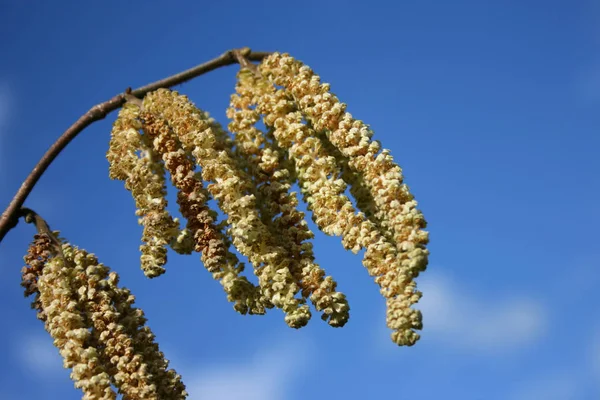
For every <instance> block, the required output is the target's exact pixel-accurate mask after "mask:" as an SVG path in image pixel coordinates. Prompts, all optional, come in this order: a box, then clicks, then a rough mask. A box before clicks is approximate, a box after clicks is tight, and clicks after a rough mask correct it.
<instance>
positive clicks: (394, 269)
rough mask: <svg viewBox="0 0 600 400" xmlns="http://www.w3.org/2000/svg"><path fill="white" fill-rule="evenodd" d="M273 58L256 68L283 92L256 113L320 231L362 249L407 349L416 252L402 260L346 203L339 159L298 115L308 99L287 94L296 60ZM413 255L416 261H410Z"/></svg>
mask: <svg viewBox="0 0 600 400" xmlns="http://www.w3.org/2000/svg"><path fill="white" fill-rule="evenodd" d="M277 57H279V55H273V56H271V57H269V58H267V59H266V60H265V61H264V62H263V65H262V66H261V72H262V73H263V74H264V75H265V76H266V77H268V78H269V79H270V80H271V82H272V83H274V84H276V85H281V86H283V87H284V89H282V90H277V91H275V92H274V93H272V94H265V95H264V96H262V98H261V99H260V100H259V111H260V112H262V113H264V114H265V115H266V116H265V124H266V125H267V126H273V127H275V129H276V131H275V137H276V138H277V140H278V143H279V144H280V146H282V147H285V148H288V149H289V152H290V156H291V157H292V158H293V159H294V160H295V162H296V171H297V174H298V177H299V179H300V180H301V183H302V186H301V187H302V189H303V192H304V194H305V198H306V200H307V202H308V205H309V209H311V211H312V212H313V219H314V220H315V222H316V223H317V225H318V226H319V227H320V229H322V230H323V231H324V232H325V233H327V234H330V235H340V236H342V243H343V244H344V247H345V248H347V249H351V250H352V251H354V252H357V251H359V250H360V249H361V248H365V249H366V252H365V257H364V260H363V264H364V265H365V267H366V268H367V270H368V271H369V274H371V275H372V276H374V277H375V280H376V282H377V283H378V284H379V285H380V287H381V293H382V295H383V296H384V297H385V298H386V303H387V325H388V327H389V328H391V329H392V330H393V331H394V332H393V333H392V340H393V341H394V342H395V343H397V344H399V345H412V344H414V343H415V342H416V340H418V338H419V335H418V334H417V333H416V332H415V330H418V329H421V328H422V317H421V313H420V312H419V311H417V310H413V309H411V308H410V307H411V305H413V304H415V303H416V302H417V301H418V300H419V298H420V297H421V293H420V292H419V291H417V290H416V285H415V283H414V281H413V279H414V277H416V276H417V275H418V272H419V271H420V270H422V268H423V265H422V262H423V258H422V257H420V256H421V253H420V252H418V251H417V252H412V253H409V257H407V256H406V252H404V253H403V252H402V248H403V247H402V246H396V242H395V241H390V236H391V235H386V232H385V231H382V230H381V229H380V227H379V226H378V225H377V224H376V223H374V222H373V221H372V220H370V219H368V218H366V217H365V215H364V214H363V213H362V212H361V213H355V210H354V207H353V205H352V204H351V202H350V200H349V199H348V198H347V197H346V196H345V195H344V191H345V190H346V182H344V181H343V180H342V179H339V177H341V176H342V171H341V169H340V166H339V165H338V164H337V163H338V160H337V159H336V157H335V156H333V155H331V154H330V153H329V152H328V151H327V146H326V145H325V144H324V143H323V141H322V140H321V138H320V136H322V135H319V134H318V133H317V132H315V130H314V129H312V128H313V127H318V126H317V125H316V124H314V123H311V124H310V126H309V125H307V124H304V123H303V121H304V119H305V118H306V119H309V118H308V117H307V116H306V114H305V112H303V106H302V102H301V100H302V101H305V102H307V101H309V100H307V99H305V98H301V99H300V100H298V99H297V98H296V97H295V96H292V95H291V94H290V92H292V88H291V86H290V87H288V86H286V84H288V85H289V80H290V79H291V78H289V75H291V74H293V73H296V72H297V69H293V70H292V72H290V69H291V67H290V68H287V69H286V67H287V66H288V64H289V63H292V62H295V61H288V59H287V58H285V59H284V61H281V62H280V59H279V58H277ZM282 57H283V56H282ZM286 57H287V56H286ZM292 60H293V59H292ZM282 65H283V66H282ZM279 69H281V70H279ZM299 85H300V84H299ZM309 122H310V119H309ZM332 143H333V141H332ZM334 144H335V143H334ZM375 147H376V145H372V146H371V148H375ZM342 154H343V153H342ZM344 156H347V155H346V154H344ZM359 172H360V171H359ZM377 205H378V204H377ZM377 212H379V211H377ZM419 250H421V248H419ZM412 255H414V256H415V257H414V258H410V256H412Z"/></svg>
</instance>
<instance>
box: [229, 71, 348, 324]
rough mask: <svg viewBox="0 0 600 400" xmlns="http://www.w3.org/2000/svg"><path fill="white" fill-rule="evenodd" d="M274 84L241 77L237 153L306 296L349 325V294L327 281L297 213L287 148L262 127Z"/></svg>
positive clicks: (233, 105)
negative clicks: (261, 104) (261, 107)
mask: <svg viewBox="0 0 600 400" xmlns="http://www.w3.org/2000/svg"><path fill="white" fill-rule="evenodd" d="M271 89H272V85H271V84H270V83H269V82H267V81H266V80H264V79H262V78H257V77H256V75H255V74H254V73H253V72H252V71H250V70H248V69H242V70H241V71H240V72H239V73H238V83H237V85H236V92H237V94H235V95H232V96H231V102H230V107H229V109H228V111H227V116H228V118H230V120H231V122H230V124H229V130H230V131H231V132H232V133H233V134H234V135H235V140H236V144H237V151H238V152H239V153H240V157H244V158H245V159H246V160H247V163H248V166H249V170H250V171H252V174H251V175H252V176H254V179H255V187H256V195H257V197H258V198H259V204H260V208H261V217H262V220H263V222H265V224H266V225H267V226H268V227H269V228H271V229H272V230H273V231H274V233H275V234H276V235H277V236H278V237H279V239H280V240H281V243H282V245H283V246H284V247H285V248H286V249H288V250H289V251H290V253H291V254H292V257H293V258H292V261H293V262H292V264H291V272H292V275H293V276H294V278H295V279H296V282H297V283H298V285H299V286H300V288H301V292H302V296H303V297H304V298H310V299H311V301H312V302H313V304H314V305H315V308H316V309H317V311H320V312H323V314H322V319H323V320H326V321H327V322H328V323H329V324H330V325H331V326H334V327H340V326H343V325H344V324H345V323H346V322H347V321H348V318H349V309H350V308H349V306H348V302H347V300H346V297H345V296H344V294H342V293H340V292H337V291H336V290H335V289H336V286H337V284H336V282H335V281H334V280H333V278H331V277H330V276H328V277H325V272H324V271H323V269H322V268H321V267H320V266H319V265H318V264H317V263H315V257H314V254H313V246H312V243H311V242H309V241H308V240H309V239H312V238H313V237H314V234H313V233H312V232H311V231H310V228H309V227H308V225H307V223H306V221H305V219H304V213H303V212H301V211H299V210H298V209H297V206H298V199H297V198H296V193H295V192H291V193H290V192H289V189H290V187H291V182H292V180H291V176H290V171H289V170H288V169H286V168H284V165H283V159H284V157H285V155H284V154H283V149H279V148H277V147H276V146H275V144H274V143H272V142H271V140H274V138H271V137H270V135H267V134H266V133H265V132H261V131H260V130H259V129H258V128H257V127H256V124H257V123H258V122H259V121H260V119H261V114H260V113H259V112H258V110H257V109H256V108H255V107H254V106H255V105H256V100H257V98H258V96H260V95H261V93H262V92H264V91H269V90H271Z"/></svg>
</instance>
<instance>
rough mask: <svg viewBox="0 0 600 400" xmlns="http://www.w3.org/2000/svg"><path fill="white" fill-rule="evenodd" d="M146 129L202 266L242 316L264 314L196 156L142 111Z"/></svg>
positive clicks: (156, 118)
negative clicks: (233, 250) (220, 223)
mask: <svg viewBox="0 0 600 400" xmlns="http://www.w3.org/2000/svg"><path fill="white" fill-rule="evenodd" d="M141 117H142V121H143V129H144V132H145V133H146V134H147V135H148V137H149V139H150V140H152V143H153V146H154V150H155V151H156V152H157V153H158V154H160V155H161V156H162V159H163V161H164V165H165V167H166V169H167V170H168V171H169V173H170V175H171V181H172V182H173V185H174V186H175V187H176V188H177V189H178V193H177V202H178V204H179V210H180V211H181V214H182V215H183V217H184V218H185V219H186V220H187V226H186V228H187V230H188V231H189V232H190V234H191V235H192V236H193V238H194V241H195V250H196V251H198V252H201V257H202V263H203V264H204V266H205V267H206V269H207V270H208V271H209V272H210V273H212V275H213V277H214V278H215V279H217V280H219V281H220V282H221V284H222V285H223V288H224V289H225V292H226V293H227V298H228V300H229V301H232V302H234V303H235V305H234V309H235V310H236V311H238V312H239V313H241V314H246V313H248V312H249V313H250V314H264V313H265V306H264V304H263V303H264V300H263V299H261V293H260V289H259V288H258V287H256V286H254V285H253V284H252V283H251V282H250V281H248V280H247V279H246V277H244V276H240V275H239V274H240V273H241V272H242V271H243V269H244V265H243V264H242V263H240V262H239V261H238V259H237V257H236V256H235V254H233V253H231V251H230V250H229V246H228V245H226V242H225V241H224V236H225V235H224V234H223V233H222V232H221V231H220V229H218V227H217V226H216V223H215V220H216V216H217V215H216V213H215V212H214V211H213V210H211V209H210V207H209V206H208V203H207V201H208V193H207V192H206V189H205V188H204V187H203V184H202V181H201V178H200V177H199V176H198V174H196V173H195V172H194V168H195V165H194V160H193V156H192V155H191V154H189V153H186V152H185V151H184V150H183V147H182V146H181V143H180V142H179V140H178V139H177V136H175V133H174V132H173V131H172V129H171V127H170V126H169V125H168V123H167V122H166V121H165V120H164V119H162V118H161V117H159V116H156V115H154V114H151V113H149V112H143V113H142V115H141Z"/></svg>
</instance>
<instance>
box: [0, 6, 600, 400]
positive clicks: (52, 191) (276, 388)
mask: <svg viewBox="0 0 600 400" xmlns="http://www.w3.org/2000/svg"><path fill="white" fill-rule="evenodd" d="M164 4H166V3H162V2H161V3H159V2H134V1H131V2H116V1H103V2H75V1H61V2H58V3H57V2H54V3H51V2H42V1H38V2H33V3H32V2H29V3H28V4H24V3H23V2H17V1H8V0H4V1H1V2H0V37H2V40H1V41H0V54H2V62H0V206H1V207H0V208H2V209H3V208H4V207H5V206H6V205H7V204H8V202H9V201H10V198H11V197H12V195H13V194H14V192H15V191H16V190H17V188H18V187H19V185H20V184H21V182H22V180H23V179H24V178H25V176H26V175H27V174H28V173H29V172H30V170H31V168H32V167H33V165H34V164H35V163H36V162H37V160H38V159H39V158H40V156H41V155H42V154H43V152H44V151H45V150H46V149H47V148H48V146H49V145H50V144H51V143H52V142H53V141H54V140H55V139H56V138H57V137H58V136H59V135H60V134H61V133H62V132H63V131H64V130H65V129H66V128H67V127H68V126H69V125H70V124H71V123H72V122H73V121H74V120H75V119H77V118H78V117H79V116H80V115H81V114H82V113H83V112H85V111H87V110H88V109H89V107H90V106H92V105H94V104H96V103H99V102H101V101H104V100H106V99H108V98H110V97H112V96H113V95H114V94H116V93H118V92H121V91H123V90H124V89H125V88H126V87H128V86H132V87H137V86H141V85H143V84H146V83H148V82H151V81H154V80H157V79H160V78H163V77H165V76H167V75H170V74H173V73H176V72H179V71H181V70H183V69H186V68H189V67H191V66H193V65H195V64H198V63H201V62H204V61H206V60H208V59H211V58H213V57H215V56H217V55H219V54H221V53H222V52H224V51H225V50H228V49H231V48H235V47H243V46H250V47H251V48H253V49H255V50H279V51H286V52H289V53H290V54H291V55H293V56H295V57H296V58H298V59H300V60H302V61H304V62H305V63H307V64H308V65H310V66H311V67H313V68H314V70H315V71H316V72H317V73H318V74H320V75H321V77H322V78H323V81H325V82H329V83H331V87H332V90H333V91H334V92H335V93H336V94H337V95H338V96H339V97H340V99H341V100H342V101H344V102H346V103H348V109H349V111H350V112H351V113H352V114H353V115H354V116H355V117H357V118H359V119H362V120H364V121H365V122H367V123H368V124H370V125H371V127H372V128H373V129H374V131H375V137H374V138H375V139H379V140H381V142H382V143H383V145H384V147H387V148H389V149H391V151H392V154H393V155H394V157H395V159H396V161H397V162H398V163H399V164H400V165H401V166H402V167H403V169H404V172H405V176H406V182H407V183H408V185H409V186H410V188H411V190H412V192H413V193H414V194H415V196H416V198H417V200H418V201H419V204H420V208H421V209H422V210H423V212H424V214H425V216H426V218H427V220H428V222H429V227H428V230H429V231H430V237H431V245H430V250H431V259H430V266H429V269H428V270H427V271H426V272H425V273H424V274H423V275H422V276H421V277H420V278H419V280H418V283H419V286H420V288H421V289H422V290H423V292H424V297H423V299H422V301H421V309H422V310H423V313H424V324H425V327H424V330H423V332H422V339H421V341H420V342H419V343H417V345H415V346H414V347H412V348H399V347H396V346H394V345H393V344H392V343H391V341H390V340H389V337H388V334H389V333H388V331H387V328H385V307H384V301H383V298H381V296H380V295H379V293H378V288H377V286H376V285H375V284H374V283H373V282H372V280H371V278H370V277H369V276H368V274H367V272H366V270H365V269H364V268H363V267H362V265H361V259H360V257H359V256H354V255H353V254H351V253H347V252H345V251H344V250H343V248H342V246H341V243H340V239H339V238H329V237H325V236H324V235H322V234H321V233H320V232H317V237H316V240H315V249H316V255H317V259H318V261H319V262H320V264H321V265H322V266H323V267H324V268H325V269H326V270H327V271H328V272H329V273H331V274H332V275H333V276H334V277H335V278H336V279H337V281H338V283H339V289H340V290H342V291H343V292H344V293H346V294H347V296H348V298H349V301H350V305H351V318H350V321H349V323H348V325H347V326H346V327H344V328H342V329H332V328H329V327H328V326H327V325H326V324H325V323H323V322H322V321H320V320H319V318H316V316H315V318H313V320H312V321H311V322H310V323H309V325H308V326H307V327H305V328H303V329H301V330H298V331H294V330H291V329H290V328H288V327H287V326H286V325H285V323H284V321H283V315H282V313H280V312H277V311H273V312H271V313H269V315H266V316H240V315H238V314H236V313H235V312H234V311H233V309H232V308H231V305H230V304H229V303H228V302H227V301H226V299H225V295H224V293H223V291H222V290H221V288H220V285H219V284H218V283H217V282H215V281H213V280H212V279H211V277H210V275H209V274H208V273H207V272H206V271H205V270H204V269H203V267H202V265H201V263H200V261H199V256H198V255H193V256H186V257H183V256H172V257H171V258H170V262H169V264H168V272H167V273H166V275H164V276H162V277H160V278H158V279H155V280H148V279H146V278H144V277H143V275H142V272H141V271H140V269H139V253H138V246H139V240H140V239H139V238H140V235H141V227H140V226H138V225H137V223H136V217H135V216H134V204H133V200H132V199H131V196H130V194H129V193H128V192H127V191H126V190H125V189H124V188H123V185H122V183H121V182H115V181H110V180H109V178H108V164H107V162H106V159H105V152H106V150H107V146H108V139H109V134H110V128H111V124H112V122H113V121H114V118H115V114H112V115H110V116H109V117H108V118H107V119H106V120H104V121H101V122H99V123H96V124H94V125H93V126H91V127H90V128H88V129H87V130H85V131H84V132H83V133H82V134H81V135H80V136H79V137H78V138H76V140H75V141H74V142H73V143H71V144H70V145H69V146H68V148H67V149H66V150H65V151H64V152H63V154H62V155H61V156H60V157H59V158H58V159H57V160H56V162H55V163H54V164H53V165H52V166H51V168H50V169H49V170H48V171H47V173H46V174H45V175H44V177H43V178H42V179H41V181H40V182H39V184H38V185H37V186H36V188H35V190H34V192H33V193H32V195H31V196H30V197H29V199H28V201H27V203H26V205H27V206H28V207H31V208H33V209H35V210H36V211H38V212H39V213H40V214H41V215H42V216H44V217H45V218H46V219H47V220H48V222H49V223H50V225H51V226H52V227H53V229H59V230H61V232H62V234H63V236H65V237H67V238H68V239H69V240H70V241H71V242H72V243H74V244H76V245H78V246H81V247H83V248H85V249H87V250H88V251H90V252H94V253H95V254H97V256H98V257H99V259H100V260H101V261H102V262H103V263H105V264H106V265H109V266H111V267H112V268H113V269H114V270H116V271H118V272H119V274H120V275H121V277H122V284H124V285H125V286H127V287H129V288H130V289H131V290H132V291H133V293H134V294H135V295H136V296H137V304H138V305H139V306H140V307H141V308H143V309H144V310H145V311H146V314H147V315H148V317H149V325H150V327H151V328H152V329H153V330H154V332H155V333H156V335H157V336H158V339H159V342H160V344H161V346H162V349H163V350H164V351H165V353H166V354H167V357H168V358H169V359H170V360H172V365H173V366H174V367H175V368H176V369H177V370H178V371H179V372H180V373H181V374H182V375H183V378H184V382H185V383H186V384H187V386H188V388H189V391H190V393H191V396H190V399H214V398H219V399H226V400H229V399H241V400H244V399H248V400H249V399H261V400H279V399H282V400H294V399H302V398H325V396H329V398H334V399H337V398H340V399H342V398H348V399H362V398H377V397H380V396H393V397H394V398H401V399H404V398H406V399H413V400H414V399H437V398H441V397H442V396H443V398H449V399H455V398H456V399H458V398H461V399H485V400H494V399H509V400H535V399H556V400H570V399H592V398H598V396H599V395H600V316H599V315H598V312H597V307H596V306H594V304H599V303H598V302H599V301H600V295H599V294H598V293H600V292H599V291H598V290H595V289H596V288H597V287H598V285H600V271H599V270H598V265H599V260H600V250H599V247H598V245H597V241H598V229H597V227H598V226H599V225H600V206H599V205H598V196H599V195H600V180H599V179H598V173H599V172H600V157H598V156H597V154H598V148H599V146H600V135H599V134H598V133H599V128H600V113H599V112H598V111H597V110H598V108H599V107H600V2H598V1H597V0H587V1H552V0H549V1H543V2H542V1H523V0H521V1H517V0H512V1H503V2H482V1H475V0H472V1H462V0H459V1H454V2H445V1H419V2H408V1H402V2H391V1H389V2H379V1H368V2H358V1H346V2H343V1H328V2H326V1H302V2H283V1H272V2H260V1H254V2H237V1H228V2H191V1H190V2H172V3H170V4H171V5H170V6H169V7H167V6H165V5H164ZM236 69H237V67H236V66H232V67H228V68H224V69H221V70H218V71H215V72H212V73H210V74H208V75H205V76H202V77H200V78H197V79H196V80H194V81H192V82H189V83H186V84H184V85H182V86H180V87H179V88H178V89H179V90H180V91H181V92H183V93H185V94H187V95H189V96H190V97H191V98H192V99H193V100H194V101H195V102H196V104H197V105H198V106H199V107H201V108H203V109H205V110H207V111H209V112H210V113H211V114H212V115H213V116H214V117H215V118H217V119H218V120H219V121H221V122H226V118H225V108H226V106H227V104H228V101H229V95H230V93H231V92H232V91H233V88H234V77H235V72H236ZM311 223H312V222H311ZM311 226H312V225H311ZM33 233H34V229H33V227H32V226H29V225H26V224H24V223H21V224H19V226H18V227H17V228H15V229H14V230H13V231H11V232H10V233H9V234H8V236H7V237H6V238H5V239H4V241H3V242H2V243H1V244H0V273H1V274H2V279H0V312H1V313H2V315H3V318H4V322H3V323H2V327H3V329H0V370H1V371H2V373H1V374H0V398H1V399H7V400H13V399H40V400H43V399H55V398H61V399H77V398H80V397H81V396H80V393H79V392H78V391H76V390H74V389H73V386H72V382H71V381H70V379H69V378H68V371H66V370H63V369H62V366H61V360H60V359H59V357H58V354H57V351H56V349H55V348H54V347H52V345H51V339H50V338H49V336H48V335H47V334H46V332H45V331H44V330H43V327H42V324H41V323H40V322H39V321H37V320H36V319H35V315H34V312H33V311H31V310H29V301H28V300H25V299H24V298H23V296H22V290H21V287H20V286H19V281H20V272H19V271H20V268H21V266H22V265H23V262H22V256H23V255H24V253H25V251H26V248H27V245H28V243H29V242H30V240H31V236H32V235H33Z"/></svg>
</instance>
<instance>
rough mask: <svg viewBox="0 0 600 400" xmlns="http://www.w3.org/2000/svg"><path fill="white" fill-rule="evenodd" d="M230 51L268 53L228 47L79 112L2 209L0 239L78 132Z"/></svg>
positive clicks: (231, 60) (216, 64)
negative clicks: (131, 99) (130, 99)
mask: <svg viewBox="0 0 600 400" xmlns="http://www.w3.org/2000/svg"><path fill="white" fill-rule="evenodd" d="M234 51H239V52H241V53H243V54H244V56H245V58H247V59H248V60H252V61H260V60H262V59H263V58H265V57H266V56H268V55H269V54H270V53H268V52H252V51H250V49H249V48H247V47H245V48H243V49H236V50H230V51H227V52H225V53H223V54H222V55H221V56H219V57H217V58H215V59H212V60H210V61H208V62H205V63H204V64H200V65H197V66H195V67H193V68H190V69H188V70H186V71H183V72H180V73H178V74H175V75H172V76H170V77H168V78H165V79H161V80H159V81H156V82H153V83H150V84H148V85H146V86H142V87H141V88H138V89H135V90H131V89H128V90H127V91H126V92H125V93H121V94H118V95H116V96H114V97H113V98H112V99H110V100H108V101H105V102H104V103H100V104H97V105H95V106H93V107H92V108H90V110H89V111H88V112H86V113H85V114H83V115H82V116H81V117H80V118H79V119H78V120H77V121H76V122H75V123H74V124H73V125H71V126H70V127H69V129H67V130H66V131H65V132H64V133H63V134H62V135H61V136H60V137H59V138H58V139H57V140H56V142H54V144H52V146H50V148H49V149H48V150H47V151H46V153H45V154H44V155H43V156H42V158H41V159H40V161H38V163H37V164H36V165H35V167H33V170H32V171H31V172H30V173H29V176H27V178H25V180H24V181H23V183H22V184H21V187H20V188H19V190H18V191H17V193H16V194H15V196H14V197H13V199H12V200H11V202H10V204H9V205H8V207H7V208H6V210H4V212H3V213H2V216H0V242H2V239H4V236H6V234H7V233H8V231H10V230H11V229H12V228H14V227H15V226H17V223H18V221H19V217H20V216H23V215H24V213H22V212H21V207H22V206H23V204H24V203H25V200H27V196H29V194H30V193H31V191H32V190H33V188H34V186H35V184H36V183H37V181H38V180H39V179H40V178H41V176H42V174H43V173H44V172H45V171H46V169H47V168H48V167H49V166H50V164H52V161H54V159H55V158H56V157H57V156H58V155H59V154H60V152H61V151H62V150H63V149H64V148H65V147H66V146H67V145H68V144H69V143H70V142H71V140H73V139H74V138H75V137H76V136H77V135H78V134H79V133H80V132H81V131H83V130H84V129H85V128H87V127H88V126H89V125H91V124H92V123H94V122H95V121H99V120H101V119H104V118H105V117H106V116H107V115H108V114H109V113H111V112H113V111H115V110H117V109H118V108H119V107H121V106H122V105H123V104H124V103H125V101H126V95H133V96H135V97H137V98H142V97H144V96H145V95H146V93H148V92H151V91H154V90H156V89H160V88H169V87H172V86H175V85H179V84H181V83H183V82H186V81H189V80H190V79H193V78H195V77H197V76H200V75H203V74H205V73H207V72H210V71H213V70H215V69H217V68H220V67H224V66H227V65H231V64H235V63H237V62H238V57H236V56H234Z"/></svg>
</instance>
